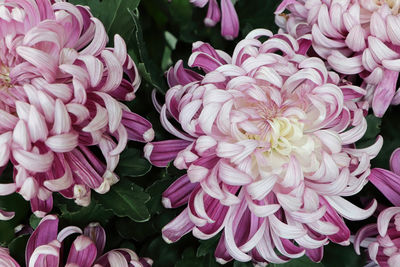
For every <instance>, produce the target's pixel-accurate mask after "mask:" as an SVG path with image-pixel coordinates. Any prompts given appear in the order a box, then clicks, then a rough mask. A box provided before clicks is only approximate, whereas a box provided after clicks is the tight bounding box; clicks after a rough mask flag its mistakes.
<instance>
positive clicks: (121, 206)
mask: <svg viewBox="0 0 400 267" xmlns="http://www.w3.org/2000/svg"><path fill="white" fill-rule="evenodd" d="M95 197H96V199H98V200H99V203H101V204H102V205H103V207H104V208H105V209H107V210H111V211H112V212H113V213H114V214H115V215H117V216H118V217H129V218H130V219H132V220H133V221H135V222H145V221H147V220H149V219H150V213H149V211H148V209H147V207H146V202H147V201H149V200H150V196H149V195H148V194H147V193H145V192H143V188H141V187H140V186H137V185H136V184H134V183H132V182H130V181H129V180H128V179H121V180H120V181H119V182H118V183H117V184H115V185H113V186H112V187H111V189H110V191H109V192H108V193H107V194H104V195H100V194H96V195H95Z"/></svg>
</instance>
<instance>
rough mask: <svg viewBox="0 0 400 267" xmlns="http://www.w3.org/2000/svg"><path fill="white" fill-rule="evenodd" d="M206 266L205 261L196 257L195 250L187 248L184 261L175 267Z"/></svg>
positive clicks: (183, 256)
mask: <svg viewBox="0 0 400 267" xmlns="http://www.w3.org/2000/svg"><path fill="white" fill-rule="evenodd" d="M191 265H192V266H204V265H203V259H201V258H198V257H196V255H195V253H194V250H193V248H187V249H185V251H184V252H183V255H182V259H181V260H180V261H178V262H177V263H176V264H175V267H187V266H191Z"/></svg>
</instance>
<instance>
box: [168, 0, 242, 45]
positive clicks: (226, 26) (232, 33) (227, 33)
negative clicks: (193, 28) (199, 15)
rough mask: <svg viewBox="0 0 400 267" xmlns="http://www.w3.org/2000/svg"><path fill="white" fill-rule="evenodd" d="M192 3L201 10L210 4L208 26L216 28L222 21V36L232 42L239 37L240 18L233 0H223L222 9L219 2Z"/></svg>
mask: <svg viewBox="0 0 400 267" xmlns="http://www.w3.org/2000/svg"><path fill="white" fill-rule="evenodd" d="M170 1H171V0H170ZM190 3H192V4H193V5H195V6H197V7H200V8H203V7H205V6H206V5H207V4H208V10H207V16H206V17H205V19H204V24H205V25H206V26H208V27H214V26H215V25H216V24H217V23H218V22H219V21H220V20H221V35H222V36H223V37H225V39H227V40H232V39H234V38H236V37H237V36H238V34H239V18H238V15H237V14H236V10H235V7H234V6H233V4H232V2H231V0H221V9H220V8H219V6H218V3H217V0H190ZM221 11H222V15H221Z"/></svg>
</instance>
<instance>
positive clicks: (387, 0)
mask: <svg viewBox="0 0 400 267" xmlns="http://www.w3.org/2000/svg"><path fill="white" fill-rule="evenodd" d="M375 3H376V4H377V5H378V6H382V5H383V4H387V5H388V6H389V8H390V9H391V10H392V14H393V15H397V14H399V9H400V0H375Z"/></svg>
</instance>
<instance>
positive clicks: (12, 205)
mask: <svg viewBox="0 0 400 267" xmlns="http://www.w3.org/2000/svg"><path fill="white" fill-rule="evenodd" d="M0 209H3V210H6V211H13V212H15V216H14V218H12V219H11V220H8V221H0V246H6V245H7V244H8V243H9V242H10V241H11V240H13V238H14V237H15V234H14V232H15V231H14V229H15V227H16V226H18V225H20V224H25V221H26V219H27V218H28V217H29V212H30V210H29V202H27V201H25V200H24V199H23V198H22V197H21V196H20V195H19V194H17V193H14V194H11V195H8V196H1V197H0Z"/></svg>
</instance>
